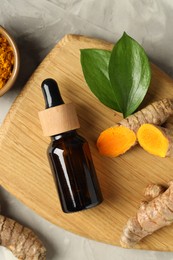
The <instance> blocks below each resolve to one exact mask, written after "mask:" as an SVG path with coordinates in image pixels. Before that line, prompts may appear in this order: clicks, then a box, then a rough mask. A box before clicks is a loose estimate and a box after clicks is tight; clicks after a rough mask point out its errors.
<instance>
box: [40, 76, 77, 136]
mask: <svg viewBox="0 0 173 260" xmlns="http://www.w3.org/2000/svg"><path fill="white" fill-rule="evenodd" d="M41 88H42V92H43V96H44V99H45V104H46V109H45V110H43V111H40V112H39V119H40V123H41V126H42V130H43V135H44V136H54V135H57V134H60V133H64V132H68V131H71V130H75V129H78V128H80V125H79V121H78V117H77V114H76V110H75V107H74V105H73V104H72V103H68V104H64V101H63V99H62V97H61V94H60V92H59V88H58V85H57V83H56V81H55V80H53V79H45V80H44V81H43V82H42V85H41Z"/></svg>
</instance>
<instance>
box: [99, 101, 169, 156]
mask: <svg viewBox="0 0 173 260" xmlns="http://www.w3.org/2000/svg"><path fill="white" fill-rule="evenodd" d="M170 115H173V100H171V99H163V100H160V101H156V102H153V103H152V104H150V105H148V106H147V107H145V108H143V109H142V110H140V111H138V112H136V113H134V114H133V115H130V116H128V117H127V118H125V119H123V120H122V121H121V122H119V123H117V124H116V125H115V126H113V127H111V128H108V129H106V130H105V131H103V132H102V133H101V134H100V136H99V137H98V140H97V148H98V150H99V152H100V153H101V154H102V155H106V156H110V157H116V156H118V155H121V154H123V153H125V152H126V151H128V150H129V149H130V148H131V147H132V146H134V145H135V144H136V143H137V142H136V141H137V139H136V138H135V136H134V135H136V133H137V131H138V129H139V127H140V126H141V125H143V124H146V123H149V124H154V125H162V124H163V123H164V122H165V121H166V120H167V119H168V117H169V116H170ZM122 137H124V138H122ZM165 149H166V147H165Z"/></svg>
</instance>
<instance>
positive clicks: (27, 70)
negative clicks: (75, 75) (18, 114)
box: [0, 0, 173, 260]
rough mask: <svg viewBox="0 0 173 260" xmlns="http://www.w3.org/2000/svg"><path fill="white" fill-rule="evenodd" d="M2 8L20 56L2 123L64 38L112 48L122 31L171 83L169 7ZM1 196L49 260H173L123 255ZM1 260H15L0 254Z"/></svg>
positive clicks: (91, 3)
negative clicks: (95, 40)
mask: <svg viewBox="0 0 173 260" xmlns="http://www.w3.org/2000/svg"><path fill="white" fill-rule="evenodd" d="M0 6H1V8H0V24H1V25H2V26H4V27H6V28H7V29H8V30H9V32H11V33H12V35H13V36H14V38H15V39H16V40H17V43H18V46H19V49H20V54H21V69H20V75H19V77H18V80H17V82H16V84H15V87H14V88H13V89H12V90H11V91H10V92H9V93H8V94H6V95H5V96H3V97H1V98H0V123H2V121H3V119H4V117H5V115H6V113H7V112H8V110H9V108H10V106H11V104H12V102H13V100H14V98H15V97H16V96H17V94H18V93H19V92H20V90H21V89H22V87H23V86H24V84H25V82H26V81H27V79H28V78H29V76H30V75H31V74H32V72H33V71H34V69H35V68H36V67H37V65H38V64H39V63H40V62H41V61H42V59H43V58H44V57H45V56H46V54H47V53H48V52H49V51H50V50H51V48H52V47H53V46H54V45H55V44H56V43H57V42H58V41H59V40H60V39H61V38H62V37H63V36H64V35H65V34H67V33H74V34H84V35H88V36H92V37H97V38H101V39H105V40H107V41H111V42H116V41H117V39H118V38H119V37H120V36H121V35H122V33H123V32H124V31H126V32H127V33H128V34H129V35H131V36H132V37H133V38H135V39H136V40H137V41H138V42H139V43H141V44H142V45H143V47H144V48H145V50H146V52H147V54H148V55H149V57H150V59H151V60H152V61H153V62H154V63H155V64H157V65H158V66H159V67H160V68H162V69H163V70H164V71H165V72H167V73H168V74H169V75H170V76H172V77H173V44H172V43H173V33H172V26H173V15H172V13H173V1H170V0H158V1H156V0H155V1H154V0H141V1H139V0H121V1H119V0H81V1H80V0H69V1H68V0H37V1H35V0H25V1H22V0H13V1H12V0H4V1H2V0H0ZM0 192H1V205H2V213H4V214H7V215H8V216H10V217H12V218H14V219H16V220H18V221H20V222H21V223H23V224H25V225H27V226H29V227H31V228H33V230H35V232H37V234H39V236H40V237H41V238H42V240H43V241H44V242H45V245H46V247H47V249H48V257H47V259H48V260H106V259H109V260H113V259H114V260H115V259H118V260H122V259H129V260H131V259H133V260H137V259H141V260H143V259H144V260H146V259H147V260H149V259H152V260H155V259H158V260H159V259H162V260H164V259H165V260H171V259H173V253H161V252H153V251H140V250H125V249H122V248H118V247H114V246H110V245H106V244H102V243H97V242H95V241H90V240H88V239H85V238H82V237H78V236H76V235H74V234H71V233H69V232H66V231H64V230H62V229H60V228H58V227H56V226H54V225H52V224H51V223H48V222H47V221H45V220H44V219H42V218H40V217H39V216H37V215H36V214H35V213H34V212H32V211H31V210H30V209H28V208H27V207H25V206H24V205H22V204H21V203H20V202H19V201H17V200H16V199H15V198H14V197H13V196H11V195H10V194H9V193H8V192H7V191H5V190H4V189H3V188H1V189H0ZM112 228H113V227H112ZM0 259H2V260H6V259H8V260H11V259H14V257H12V255H11V254H10V253H9V252H7V250H5V249H3V248H1V249H0Z"/></svg>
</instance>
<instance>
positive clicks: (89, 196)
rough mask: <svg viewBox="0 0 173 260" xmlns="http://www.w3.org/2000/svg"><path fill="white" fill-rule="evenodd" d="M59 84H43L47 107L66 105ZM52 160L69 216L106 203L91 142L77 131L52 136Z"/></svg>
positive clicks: (56, 179) (50, 148) (47, 82)
mask: <svg viewBox="0 0 173 260" xmlns="http://www.w3.org/2000/svg"><path fill="white" fill-rule="evenodd" d="M55 87H56V88H57V83H56V82H55V81H54V80H52V79H47V80H45V81H44V82H43V83H42V89H43V94H44V96H45V100H46V108H49V107H52V106H57V105H61V104H63V103H64V102H63V100H62V98H61V96H60V93H59V90H58V88H57V89H56V88H55ZM51 139H52V142H51V144H50V146H49V147H48V158H49V163H50V166H51V169H52V173H53V176H54V181H55V184H56V188H57V191H58V194H59V198H60V202H61V206H62V210H63V211H64V212H66V213H69V212H76V211H80V210H83V209H88V208H91V207H94V206H96V205H98V204H100V203H101V202H102V200H103V198H102V194H101V191H100V187H99V183H98V180H97V176H96V172H95V168H94V165H93V161H92V157H91V153H90V149H89V145H88V143H87V141H86V140H85V139H84V138H83V137H81V136H80V135H78V134H77V132H76V130H71V131H68V132H65V133H61V134H57V135H55V136H52V137H51Z"/></svg>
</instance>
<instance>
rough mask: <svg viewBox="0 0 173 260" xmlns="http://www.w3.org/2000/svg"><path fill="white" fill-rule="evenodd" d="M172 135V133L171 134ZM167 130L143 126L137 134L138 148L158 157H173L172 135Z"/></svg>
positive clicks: (149, 125)
mask: <svg viewBox="0 0 173 260" xmlns="http://www.w3.org/2000/svg"><path fill="white" fill-rule="evenodd" d="M172 133H173V132H172ZM172 133H171V131H170V130H169V129H166V128H163V127H157V126H154V125H152V124H143V125H142V126H141V127H140V128H139V129H138V132H137V139H138V142H139V144H140V146H141V147H142V148H143V149H144V150H145V151H147V152H149V153H151V154H154V155H157V156H160V157H167V156H169V157H172V156H173V141H172V140H173V134H172Z"/></svg>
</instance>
